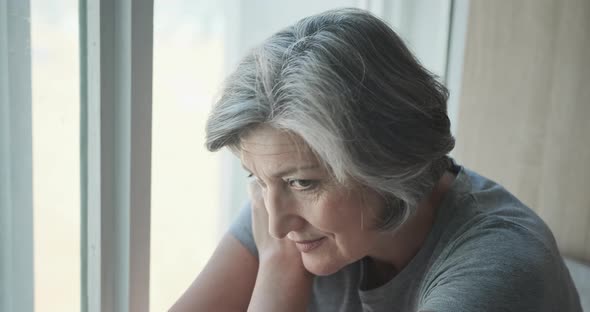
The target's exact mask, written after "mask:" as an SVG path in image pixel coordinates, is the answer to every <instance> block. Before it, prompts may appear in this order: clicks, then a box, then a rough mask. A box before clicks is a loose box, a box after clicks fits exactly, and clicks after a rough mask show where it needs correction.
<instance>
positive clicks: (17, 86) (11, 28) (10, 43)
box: [0, 0, 35, 311]
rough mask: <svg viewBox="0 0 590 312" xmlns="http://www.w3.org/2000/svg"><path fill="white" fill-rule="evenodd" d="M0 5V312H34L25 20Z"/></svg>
mask: <svg viewBox="0 0 590 312" xmlns="http://www.w3.org/2000/svg"><path fill="white" fill-rule="evenodd" d="M30 12H31V10H30V4H29V1H28V0H0V68H2V70H0V243H1V245H0V246H2V248H0V310H2V311H33V310H34V292H35V283H34V263H33V259H34V258H33V256H34V249H33V248H34V245H33V169H32V166H33V160H32V115H31V109H32V107H31V102H32V95H31V46H30V38H31V26H30V22H29V19H30V16H31V13H30Z"/></svg>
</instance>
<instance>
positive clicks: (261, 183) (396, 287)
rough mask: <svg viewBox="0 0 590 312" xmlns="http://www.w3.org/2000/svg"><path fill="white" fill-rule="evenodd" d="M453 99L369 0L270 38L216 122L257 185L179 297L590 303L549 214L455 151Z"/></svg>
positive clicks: (315, 305)
mask: <svg viewBox="0 0 590 312" xmlns="http://www.w3.org/2000/svg"><path fill="white" fill-rule="evenodd" d="M446 101H447V90H446V89H445V87H444V86H443V85H442V84H440V83H439V82H438V81H437V80H436V79H435V77H433V75H432V74H431V73H429V72H428V71H427V70H426V69H424V68H423V67H422V66H421V65H420V64H419V63H418V61H417V60H416V59H415V57H414V56H413V55H412V54H411V53H410V51H409V50H408V49H407V48H406V46H405V45H404V43H403V42H402V40H401V39H400V38H399V37H398V36H397V35H396V34H395V33H394V32H393V31H392V30H391V29H390V28H389V27H388V26H387V25H386V24H385V23H384V22H382V21H381V20H379V19H378V18H376V17H374V16H372V15H370V14H369V13H367V12H364V11H360V10H355V9H344V10H334V11H328V12H325V13H322V14H319V15H315V16H311V17H308V18H304V19H302V20H301V21H299V22H297V23H296V24H295V25H293V26H291V27H288V28H286V29H284V30H282V31H280V32H278V33H276V34H275V35H273V36H272V37H270V38H269V39H267V40H266V41H265V42H263V43H262V45H260V46H259V47H258V48H256V49H254V50H253V51H252V52H251V53H250V54H249V55H248V56H246V57H245V58H244V60H243V61H242V62H241V64H240V65H239V66H238V68H237V69H236V71H235V72H234V73H233V74H232V75H231V76H230V77H229V79H228V80H227V82H226V85H225V88H224V89H223V92H222V94H221V97H220V99H219V101H218V102H217V104H216V105H215V107H214V108H213V111H212V113H211V116H210V118H209V121H208V124H207V147H208V149H209V150H211V151H216V150H219V149H220V148H222V147H228V148H230V149H231V150H232V151H233V152H234V153H235V155H236V156H238V157H239V158H240V160H241V162H242V165H243V167H244V169H245V170H246V171H248V172H249V176H250V177H251V179H252V183H251V185H250V196H251V201H250V203H249V204H248V205H246V207H244V208H243V209H242V211H241V213H240V215H239V217H238V218H237V219H236V220H235V223H234V224H233V225H232V227H231V229H230V231H229V233H228V234H227V235H226V236H225V237H224V238H223V239H222V241H221V243H220V244H219V246H218V248H217V250H216V251H215V253H214V254H213V256H212V258H211V260H210V261H209V264H208V265H207V266H206V268H205V269H204V270H203V271H202V272H201V274H200V275H199V277H198V278H197V279H196V281H195V282H194V283H193V285H192V286H191V287H190V288H189V290H187V292H186V293H185V294H184V296H183V297H181V299H180V300H179V301H178V302H177V303H176V305H175V306H174V307H173V308H172V310H174V311H243V310H246V309H248V310H249V311H305V310H308V311H449V312H455V311H581V308H580V303H579V298H578V295H577V292H576V289H575V287H574V286H573V283H572V280H571V277H570V275H569V272H568V270H567V269H566V267H565V266H564V263H563V261H562V259H561V257H560V254H559V251H558V249H557V246H556V243H555V240H554V238H553V236H552V234H551V232H550V230H549V229H548V228H547V226H546V225H545V224H544V223H543V221H542V220H541V219H540V218H539V217H538V216H536V215H535V213H534V212H533V211H532V210H530V209H529V208H527V207H526V206H525V205H524V204H523V203H521V202H520V201H518V199H516V198H515V197H514V196H512V195H511V194H510V193H509V192H508V191H506V190H505V189H504V188H502V187H501V186H500V185H498V184H496V183H494V182H493V181H491V180H489V179H486V178H485V177H482V176H480V175H478V174H477V173H475V172H473V171H470V170H468V169H466V168H464V167H461V166H459V165H457V164H456V163H454V162H453V161H452V160H451V159H450V158H449V157H448V156H447V154H448V153H449V152H450V151H451V150H452V149H453V146H454V139H453V137H452V136H451V133H450V123H449V119H448V118H447V114H446Z"/></svg>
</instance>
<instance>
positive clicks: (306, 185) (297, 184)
mask: <svg viewBox="0 0 590 312" xmlns="http://www.w3.org/2000/svg"><path fill="white" fill-rule="evenodd" d="M287 183H289V186H290V187H292V188H294V189H297V190H302V191H307V190H310V189H312V188H313V187H314V186H315V182H314V181H313V180H298V179H293V180H288V181H287Z"/></svg>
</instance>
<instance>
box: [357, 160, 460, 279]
mask: <svg viewBox="0 0 590 312" xmlns="http://www.w3.org/2000/svg"><path fill="white" fill-rule="evenodd" d="M454 179H455V175H454V174H453V173H451V172H449V171H447V172H445V173H444V174H443V176H442V177H441V178H440V179H439V181H438V182H437V184H436V185H435V187H434V188H433V190H432V192H430V194H429V196H428V197H427V198H425V199H424V200H422V201H421V202H420V203H419V204H418V207H417V209H416V213H415V214H414V215H413V216H411V217H410V219H408V221H406V222H405V223H404V224H403V225H402V226H400V227H399V228H398V229H397V230H395V231H394V232H393V233H383V236H381V239H380V242H378V243H377V245H376V248H375V250H374V251H373V252H372V253H371V254H370V255H369V257H370V258H371V261H368V265H367V275H368V276H367V277H369V280H368V281H369V283H368V284H367V286H368V287H370V288H375V287H378V286H380V285H383V284H385V283H386V282H388V281H389V280H391V279H392V278H393V277H395V276H396V275H397V273H398V272H400V271H401V270H402V269H403V268H404V267H405V266H406V265H407V264H408V263H410V261H411V260H412V259H413V258H414V256H416V254H417V253H418V251H419V250H420V249H421V248H422V246H423V245H424V243H425V241H426V238H427V237H428V234H429V233H430V231H431V230H432V227H433V225H434V220H435V216H436V210H437V208H438V207H439V206H440V204H441V203H442V201H443V199H444V196H445V194H446V193H447V192H448V191H449V189H450V187H451V184H452V183H453V181H454ZM371 286H372V287H371Z"/></svg>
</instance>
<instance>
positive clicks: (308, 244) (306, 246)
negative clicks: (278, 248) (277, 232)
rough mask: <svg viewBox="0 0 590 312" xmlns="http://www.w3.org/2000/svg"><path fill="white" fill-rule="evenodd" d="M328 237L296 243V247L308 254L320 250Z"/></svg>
mask: <svg viewBox="0 0 590 312" xmlns="http://www.w3.org/2000/svg"><path fill="white" fill-rule="evenodd" d="M325 238H326V237H322V238H319V239H315V240H307V241H296V242H295V246H297V249H299V251H300V252H304V253H308V252H310V251H312V250H314V249H316V248H318V247H319V246H320V245H321V244H322V243H323V242H324V239H325Z"/></svg>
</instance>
